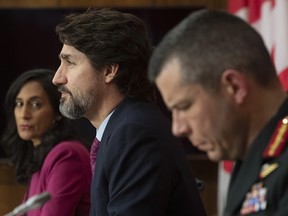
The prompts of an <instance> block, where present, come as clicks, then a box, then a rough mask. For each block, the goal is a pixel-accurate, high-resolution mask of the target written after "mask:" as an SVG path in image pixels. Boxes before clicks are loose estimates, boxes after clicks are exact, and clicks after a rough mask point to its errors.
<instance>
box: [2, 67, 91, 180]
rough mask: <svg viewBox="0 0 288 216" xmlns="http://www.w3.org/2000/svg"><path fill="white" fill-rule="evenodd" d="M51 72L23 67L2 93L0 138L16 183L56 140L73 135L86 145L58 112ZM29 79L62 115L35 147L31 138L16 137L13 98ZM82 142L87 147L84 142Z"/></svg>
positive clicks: (38, 164)
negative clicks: (3, 119) (1, 134)
mask: <svg viewBox="0 0 288 216" xmlns="http://www.w3.org/2000/svg"><path fill="white" fill-rule="evenodd" d="M53 76H54V72H53V71H52V70H49V69H34V70H29V71H26V72H24V73H22V74H21V75H20V76H19V77H18V78H17V79H16V80H15V81H14V82H13V83H12V85H11V86H10V88H9V89H8V92H7V94H6V98H5V105H4V112H5V125H6V127H5V129H4V132H3V136H2V138H1V144H2V146H3V148H4V149H5V151H6V154H7V155H8V156H9V157H10V159H11V162H12V164H13V166H14V167H15V171H16V181H17V182H18V183H22V184H25V183H27V182H29V180H30V178H31V176H32V174H33V173H34V172H36V171H38V170H40V169H41V167H42V164H43V162H44V159H45V157H46V156H47V154H48V153H49V151H50V150H51V149H52V148H53V147H54V146H55V145H57V144H59V142H61V141H63V140H72V139H77V140H80V141H81V142H82V143H85V145H86V142H85V140H83V139H81V138H80V137H77V131H76V130H75V128H74V126H73V124H72V121H73V120H70V119H68V118H65V117H64V116H62V115H61V113H60V112H59V102H60V97H61V96H60V93H59V92H58V90H57V87H56V86H55V85H53V83H52V79H53ZM30 81H37V82H38V83H40V85H41V86H42V87H43V89H44V91H45V92H46V94H47V96H48V99H49V102H50V104H51V106H52V107H53V109H54V111H55V112H56V113H58V114H59V116H62V118H61V119H60V120H58V121H57V122H56V123H55V125H54V127H53V128H52V129H51V130H50V131H48V132H46V133H45V134H44V135H43V136H42V137H41V144H40V145H39V146H38V147H34V146H33V143H32V141H25V140H22V139H21V138H20V137H19V135H18V131H17V126H16V120H15V116H14V108H15V99H16V97H17V95H18V93H19V91H20V90H21V88H22V87H23V86H24V85H25V84H26V83H27V82H30ZM43 120H45V119H43ZM86 146H87V147H88V145H86Z"/></svg>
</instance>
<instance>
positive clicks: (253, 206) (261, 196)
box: [240, 182, 267, 215]
mask: <svg viewBox="0 0 288 216" xmlns="http://www.w3.org/2000/svg"><path fill="white" fill-rule="evenodd" d="M266 207H267V188H266V187H264V185H263V182H258V183H256V184H254V185H252V187H251V190H250V191H249V192H248V193H247V194H246V197H245V200H244V202H243V204H242V208H241V211H240V213H241V215H248V214H251V213H255V212H259V211H263V210H265V209H266Z"/></svg>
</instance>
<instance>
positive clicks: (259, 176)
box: [225, 99, 288, 216]
mask: <svg viewBox="0 0 288 216" xmlns="http://www.w3.org/2000/svg"><path fill="white" fill-rule="evenodd" d="M287 120H288V100H287V99H286V101H285V102H284V103H283V104H282V106H281V107H280V109H279V110H278V112H277V114H276V115H275V116H274V117H273V118H272V119H271V120H270V121H269V122H268V123H267V124H266V126H265V127H264V128H263V129H262V130H261V131H260V133H259V135H258V136H257V138H256V139H255V141H254V142H253V144H252V146H251V148H250V150H249V152H248V154H247V156H246V158H245V159H244V160H243V161H236V162H235V167H234V170H233V173H232V177H231V183H230V186H229V192H228V197H227V205H226V209H225V216H234V215H249V216H288V147H287V145H288V124H287Z"/></svg>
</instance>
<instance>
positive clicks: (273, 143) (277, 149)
mask: <svg viewBox="0 0 288 216" xmlns="http://www.w3.org/2000/svg"><path fill="white" fill-rule="evenodd" d="M287 140H288V116H286V117H285V118H283V119H281V120H280V121H279V122H278V124H277V126H276V128H275V130H274V133H273V135H272V137H271V139H270V142H269V144H268V146H267V148H266V149H265V151H264V157H265V158H269V157H277V156H278V155H279V154H280V153H281V152H282V150H283V148H284V146H285V144H286V142H287Z"/></svg>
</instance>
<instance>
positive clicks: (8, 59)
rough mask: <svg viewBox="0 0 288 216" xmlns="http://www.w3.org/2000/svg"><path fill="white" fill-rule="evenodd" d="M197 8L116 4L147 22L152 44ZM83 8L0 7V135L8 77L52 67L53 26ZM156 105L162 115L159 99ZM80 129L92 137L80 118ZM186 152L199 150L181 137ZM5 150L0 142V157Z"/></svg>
mask: <svg viewBox="0 0 288 216" xmlns="http://www.w3.org/2000/svg"><path fill="white" fill-rule="evenodd" d="M197 9H199V8H187V7H186V8H175V7H173V8H129V9H127V8H126V9H125V8H117V10H120V11H123V12H128V13H132V14H135V15H136V16H138V17H140V18H141V19H142V20H143V21H144V22H145V23H146V24H147V26H148V30H149V33H150V37H151V39H152V42H153V44H154V45H157V43H158V42H159V41H160V40H161V38H162V37H163V36H164V34H165V33H166V32H167V31H168V30H170V29H171V28H172V27H173V26H174V25H176V24H177V23H178V22H179V21H180V20H182V19H183V18H184V17H186V16H187V15H188V14H189V13H191V12H192V11H194V10H197ZM82 11H84V9H79V8H78V9H68V8H67V9H1V10H0V22H1V31H0V59H1V64H0V72H1V85H0V88H1V89H0V122H1V124H0V136H1V135H2V133H3V129H4V125H5V122H4V116H3V103H4V100H5V95H6V91H7V89H8V88H9V85H10V84H11V83H12V81H13V80H14V79H15V78H16V77H17V76H18V75H19V74H21V73H22V72H24V71H26V70H30V69H33V68H50V69H54V70H56V69H57V67H58V65H59V63H60V61H59V60H58V54H59V52H60V50H61V48H62V44H61V43H60V41H59V40H58V37H57V35H56V33H55V26H56V25H57V24H58V23H59V22H60V21H61V19H62V17H63V15H65V14H67V13H70V12H82ZM158 103H159V106H160V108H161V109H162V110H163V112H164V113H165V114H166V115H169V112H167V111H166V109H165V106H164V104H163V102H162V100H161V99H160V97H159V101H158ZM77 123H79V124H81V127H79V128H81V132H82V133H83V135H84V136H89V137H91V139H93V136H94V128H93V127H92V126H91V125H90V123H89V122H88V121H87V120H85V119H81V120H79V121H77ZM183 144H184V147H185V149H186V151H187V153H200V152H199V151H197V150H196V149H194V148H193V147H192V146H191V144H190V143H189V142H188V141H187V140H185V139H184V140H183ZM4 156H5V153H4V151H3V149H2V148H1V146H0V157H4Z"/></svg>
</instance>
